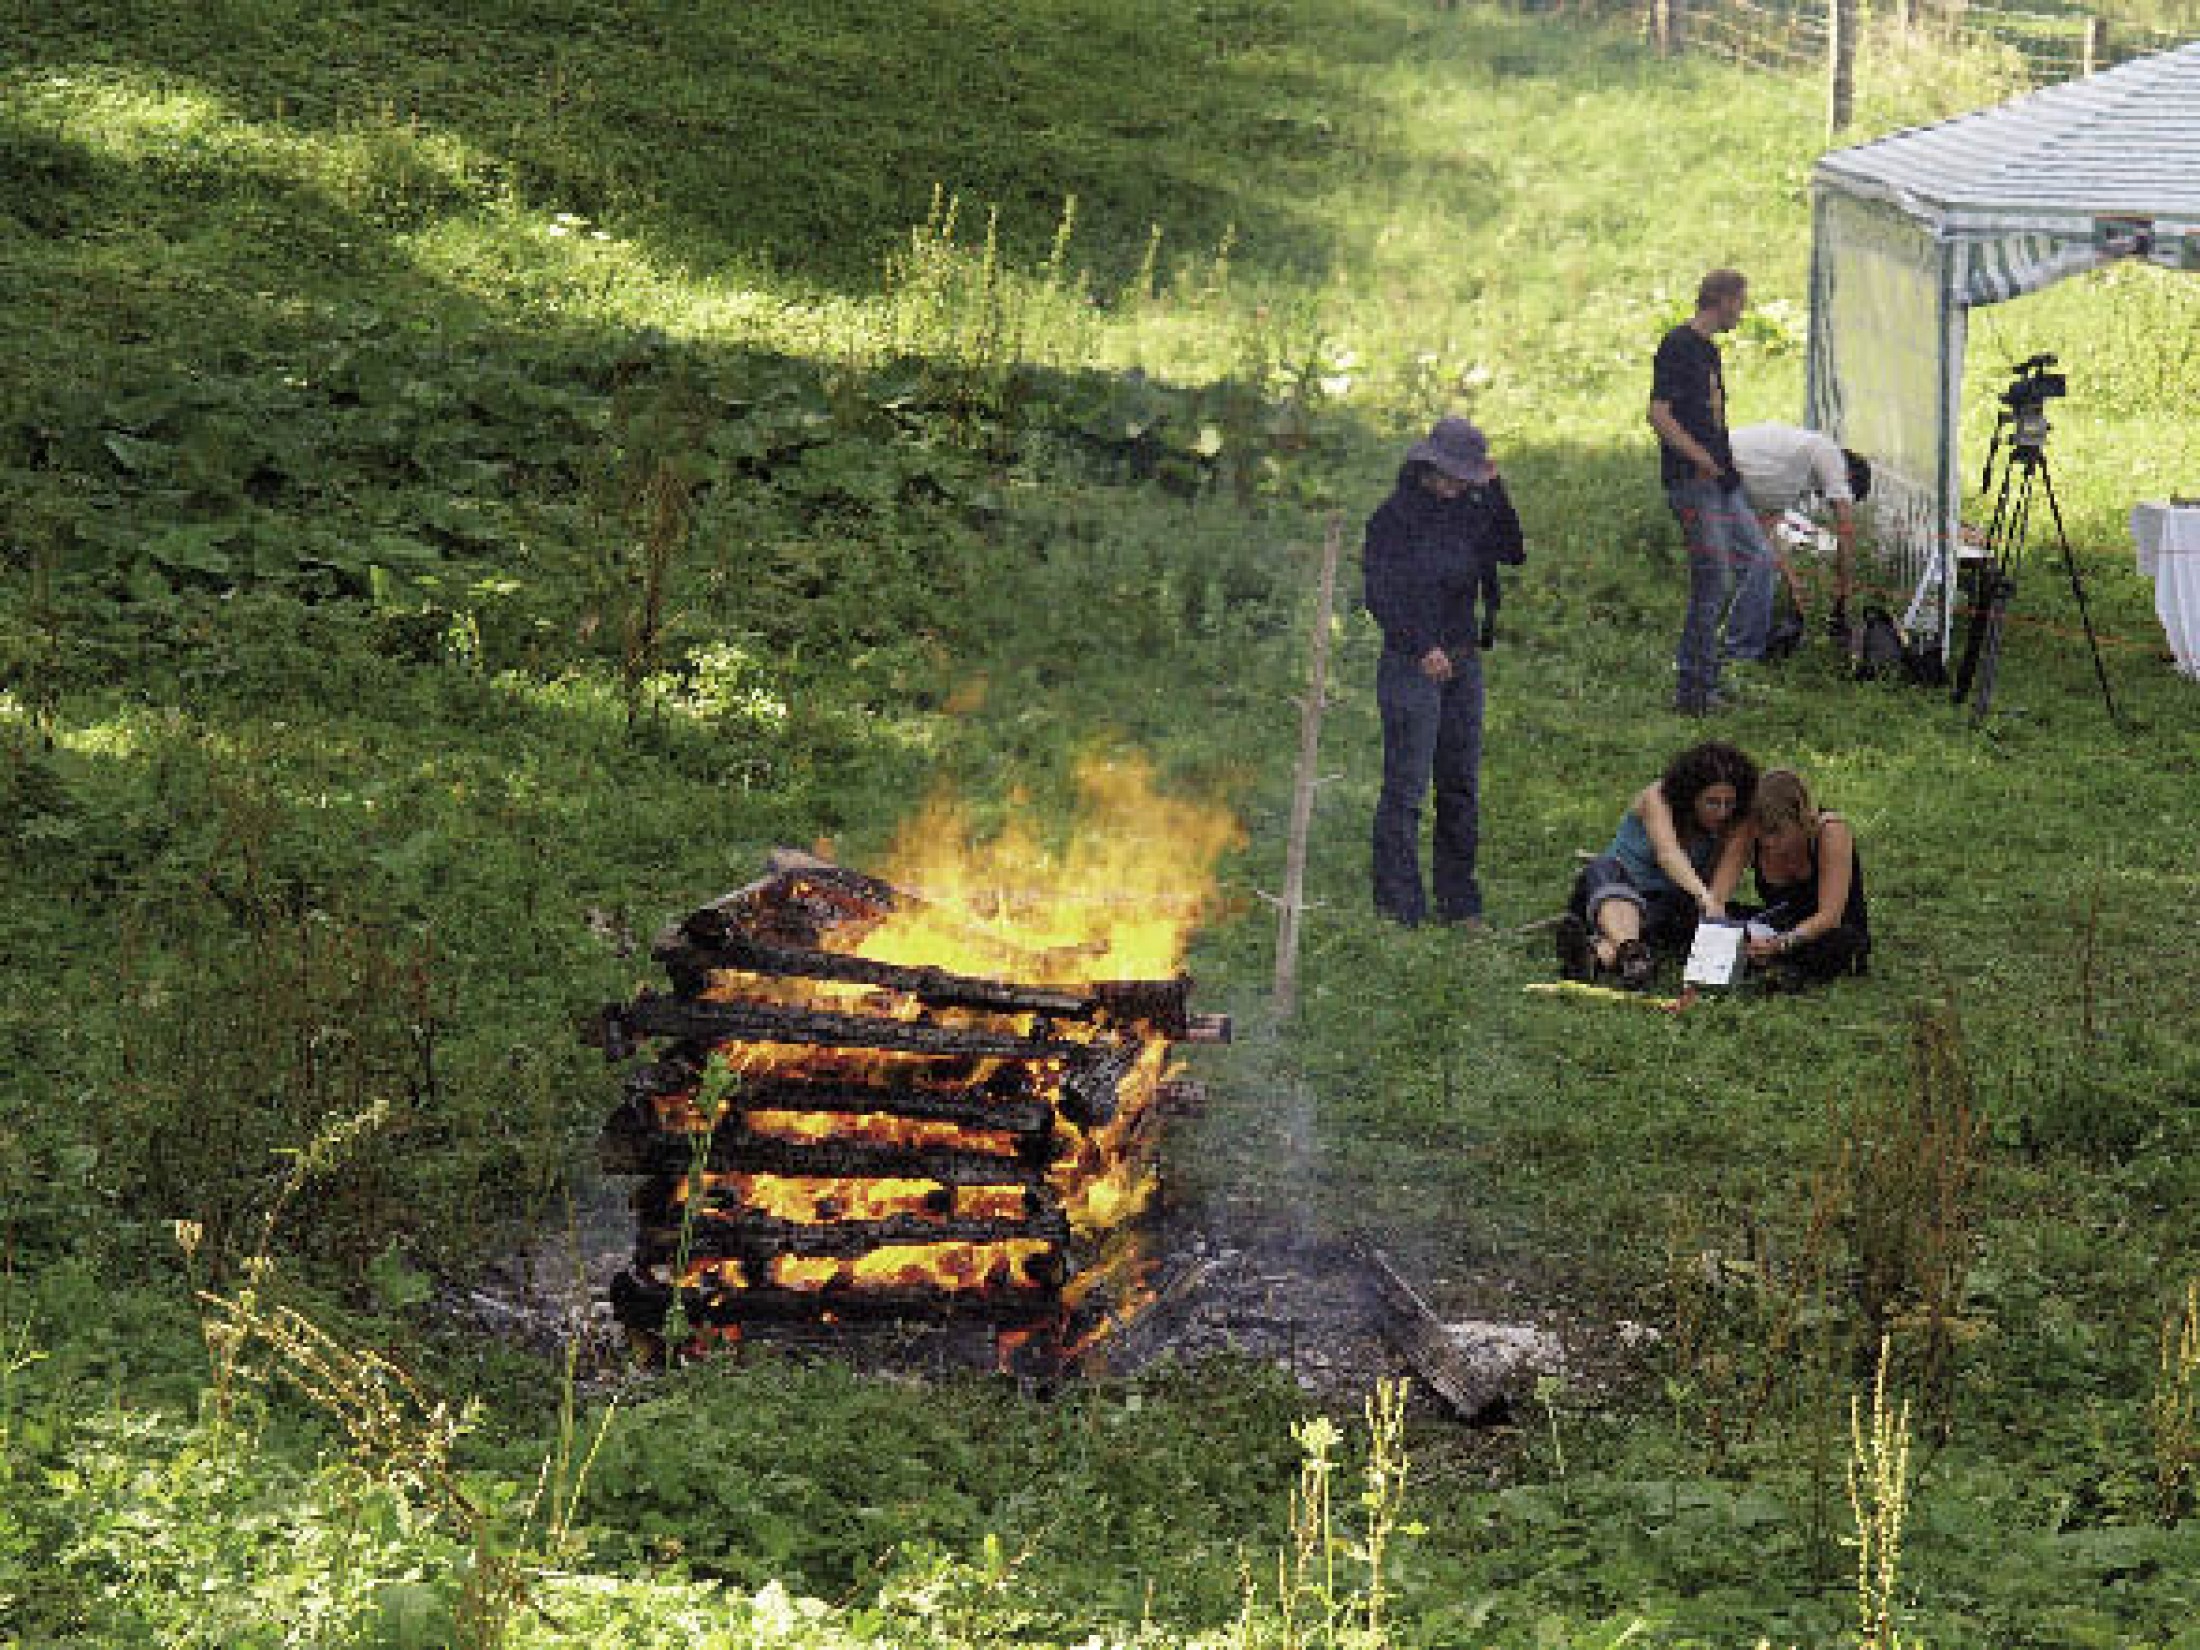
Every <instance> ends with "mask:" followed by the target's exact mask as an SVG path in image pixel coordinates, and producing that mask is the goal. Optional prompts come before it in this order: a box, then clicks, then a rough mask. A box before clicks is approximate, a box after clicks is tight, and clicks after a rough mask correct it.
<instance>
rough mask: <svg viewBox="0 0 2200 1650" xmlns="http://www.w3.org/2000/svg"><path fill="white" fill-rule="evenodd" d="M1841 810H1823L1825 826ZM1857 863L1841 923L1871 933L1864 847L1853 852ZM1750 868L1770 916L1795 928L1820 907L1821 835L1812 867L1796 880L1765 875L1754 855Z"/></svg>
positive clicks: (1813, 839) (1812, 842)
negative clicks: (1824, 811) (1780, 879)
mask: <svg viewBox="0 0 2200 1650" xmlns="http://www.w3.org/2000/svg"><path fill="white" fill-rule="evenodd" d="M1840 817H1841V816H1840V815H1839V814H1821V815H1820V816H1819V819H1818V824H1819V828H1820V829H1821V830H1822V829H1824V827H1825V824H1826V822H1827V821H1828V820H1832V819H1838V818H1840ZM1850 857H1851V859H1852V860H1853V862H1854V863H1853V864H1851V866H1850V868H1849V902H1848V904H1846V905H1844V906H1843V907H1842V908H1841V926H1842V927H1844V928H1853V929H1855V930H1856V931H1857V932H1858V933H1861V934H1869V933H1870V932H1871V924H1870V922H1869V921H1867V920H1866V917H1865V913H1864V854H1863V851H1862V850H1861V849H1857V850H1855V851H1854V852H1853V853H1852V854H1851V856H1850ZM1750 869H1751V870H1753V871H1755V872H1756V873H1757V897H1758V898H1759V899H1761V900H1763V901H1764V902H1765V912H1766V915H1768V916H1776V917H1779V918H1782V919H1784V921H1783V926H1785V927H1789V928H1792V927H1794V926H1795V924H1797V923H1799V922H1801V921H1803V920H1804V918H1806V917H1808V916H1810V915H1811V914H1812V913H1813V912H1814V911H1816V910H1817V909H1818V838H1817V836H1816V835H1815V834H1813V835H1812V837H1811V839H1810V871H1809V873H1808V874H1807V875H1805V876H1802V877H1799V878H1797V879H1796V880H1795V881H1793V882H1774V881H1773V880H1772V879H1771V878H1769V877H1767V876H1766V875H1765V871H1764V867H1763V866H1762V865H1761V864H1757V863H1756V862H1755V860H1754V856H1753V858H1752V863H1751V866H1750Z"/></svg>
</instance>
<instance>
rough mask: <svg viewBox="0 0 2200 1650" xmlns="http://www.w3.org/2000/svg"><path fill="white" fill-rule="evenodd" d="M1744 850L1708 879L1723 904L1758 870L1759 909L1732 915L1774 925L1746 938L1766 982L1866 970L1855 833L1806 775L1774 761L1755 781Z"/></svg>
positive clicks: (1793, 983)
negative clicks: (1748, 871) (1823, 805)
mask: <svg viewBox="0 0 2200 1650" xmlns="http://www.w3.org/2000/svg"><path fill="white" fill-rule="evenodd" d="M1740 835H1741V837H1742V839H1743V840H1742V844H1741V847H1742V851H1740V852H1737V853H1734V854H1730V855H1727V856H1725V857H1723V858H1722V859H1721V861H1720V863H1719V866H1718V869H1717V871H1716V873H1715V874H1714V875H1713V877H1712V880H1711V892H1712V896H1713V898H1714V899H1715V900H1716V901H1718V902H1720V903H1724V902H1725V901H1726V900H1727V899H1728V898H1729V897H1730V896H1731V895H1732V894H1733V892H1734V885H1735V884H1736V883H1737V882H1739V881H1740V880H1741V868H1742V866H1743V864H1745V863H1746V864H1748V865H1749V866H1750V867H1751V868H1752V869H1753V870H1755V872H1756V873H1757V897H1758V898H1759V899H1761V900H1762V901H1764V904H1763V905H1762V906H1761V907H1760V908H1757V909H1755V910H1752V909H1750V908H1748V907H1746V906H1736V907H1734V908H1733V914H1734V915H1735V916H1737V917H1750V918H1752V919H1754V921H1755V922H1756V923H1757V924H1759V925H1761V926H1762V927H1763V928H1768V929H1770V930H1771V931H1772V932H1771V935H1770V937H1769V938H1758V939H1752V940H1751V941H1749V955H1750V957H1751V959H1752V960H1754V961H1756V962H1757V963H1759V964H1761V965H1762V966H1763V967H1764V969H1765V971H1766V979H1767V982H1768V983H1769V984H1771V985H1772V986H1774V987H1775V988H1778V987H1783V986H1784V987H1788V988H1790V989H1793V988H1797V987H1801V986H1805V985H1814V984H1817V983H1819V982H1821V981H1824V980H1831V979H1836V978H1838V977H1839V976H1841V975H1843V974H1861V973H1863V972H1864V971H1865V963H1866V961H1867V960H1868V959H1869V957H1870V956H1871V949H1872V936H1871V923H1870V920H1869V917H1868V915H1867V913H1866V910H1865V904H1864V864H1863V861H1862V860H1861V859H1860V858H1859V857H1858V855H1857V851H1856V833H1855V832H1854V831H1852V830H1851V829H1850V828H1849V822H1848V821H1847V820H1845V819H1843V818H1842V817H1841V816H1840V815H1839V814H1836V813H1827V812H1825V811H1823V810H1821V809H1820V808H1819V807H1818V806H1817V804H1816V803H1814V802H1813V801H1812V800H1811V795H1810V789H1809V787H1808V786H1806V785H1805V784H1804V783H1803V779H1802V776H1801V775H1800V774H1798V773H1796V772H1795V771H1794V770H1793V769H1791V768H1773V769H1771V770H1770V771H1768V772H1767V773H1766V774H1765V775H1764V776H1763V777H1762V778H1760V779H1759V780H1758V781H1757V791H1756V794H1755V796H1754V797H1752V798H1751V800H1750V807H1749V814H1748V817H1747V818H1746V819H1745V820H1743V822H1742V825H1741V830H1740Z"/></svg>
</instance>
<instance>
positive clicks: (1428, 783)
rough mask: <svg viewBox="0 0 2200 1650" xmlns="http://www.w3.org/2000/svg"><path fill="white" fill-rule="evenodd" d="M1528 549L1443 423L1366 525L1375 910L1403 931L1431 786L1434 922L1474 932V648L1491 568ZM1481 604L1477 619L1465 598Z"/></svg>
mask: <svg viewBox="0 0 2200 1650" xmlns="http://www.w3.org/2000/svg"><path fill="white" fill-rule="evenodd" d="M1525 556H1526V549H1525V545H1524V541H1523V540H1522V537H1521V532H1520V517H1519V515H1518V514H1517V513H1516V512H1515V511H1514V509H1513V505H1512V500H1511V499H1510V498H1509V497H1508V496H1507V495H1506V492H1505V483H1504V482H1503V480H1501V479H1500V478H1499V476H1498V473H1497V466H1496V465H1495V464H1494V463H1492V462H1491V461H1490V444H1489V440H1488V438H1487V437H1485V436H1484V435H1483V434H1482V432H1481V431H1480V430H1478V429H1476V428H1475V427H1474V426H1473V425H1472V424H1470V423H1468V422H1467V420H1465V419H1464V418H1445V419H1440V420H1438V421H1437V424H1436V427H1435V428H1434V429H1432V430H1430V431H1429V433H1428V435H1427V436H1426V438H1424V439H1423V440H1420V441H1417V442H1415V443H1414V444H1413V446H1412V447H1410V448H1409V449H1407V452H1406V456H1405V462H1404V464H1403V465H1401V466H1400V467H1399V470H1398V479H1397V482H1396V484H1395V485H1394V486H1393V487H1392V489H1391V493H1390V497H1388V498H1387V499H1385V500H1384V501H1383V503H1382V505H1381V506H1380V507H1379V508H1378V509H1377V510H1376V511H1375V513H1374V515H1372V516H1371V517H1369V518H1368V523H1367V537H1366V542H1365V548H1364V558H1363V563H1364V572H1365V577H1366V600H1367V608H1368V611H1369V612H1370V613H1372V614H1373V615H1374V616H1375V623H1376V624H1377V625H1378V626H1379V627H1380V628H1381V630H1382V633H1383V651H1382V658H1381V660H1380V661H1379V662H1378V663H1377V665H1376V668H1375V701H1376V705H1377V708H1378V709H1379V710H1380V712H1381V715H1382V726H1383V788H1382V794H1381V796H1380V797H1379V799H1378V800H1377V802H1376V804H1375V829H1374V883H1375V909H1376V911H1377V912H1379V913H1380V914H1381V915H1383V916H1386V917H1388V918H1390V919H1391V920H1393V921H1395V922H1399V923H1403V924H1405V925H1406V926H1407V927H1409V928H1410V927H1414V926H1416V925H1418V924H1419V923H1421V922H1422V921H1424V920H1425V919H1426V918H1427V917H1428V915H1429V904H1430V902H1429V896H1428V893H1427V891H1426V890H1424V888H1423V886H1422V882H1421V853H1420V832H1421V802H1422V799H1423V798H1424V797H1425V796H1427V795H1428V793H1429V791H1430V789H1431V787H1432V786H1433V788H1434V790H1435V793H1436V825H1435V832H1434V837H1433V842H1432V848H1433V852H1432V856H1431V857H1432V859H1433V862H1434V863H1433V865H1432V867H1431V871H1432V879H1433V883H1434V889H1435V914H1436V920H1437V921H1439V922H1446V923H1463V924H1467V925H1470V926H1479V925H1480V923H1481V920H1482V888H1481V884H1480V883H1479V882H1478V881H1477V880H1476V878H1475V868H1474V862H1475V850H1476V845H1477V843H1478V840H1479V837H1480V831H1481V821H1480V805H1481V796H1480V792H1481V767H1482V658H1481V654H1482V650H1483V649H1484V648H1486V647H1488V646H1489V645H1490V644H1491V643H1492V642H1493V641H1494V640H1495V639H1496V631H1495V619H1496V611H1497V568H1498V567H1499V565H1500V564H1503V565H1510V566H1518V565H1519V564H1520V562H1521V561H1522V560H1524V559H1525ZM1477 596H1480V597H1481V598H1482V603H1483V617H1482V620H1481V622H1480V623H1479V624H1477V622H1476V617H1475V604H1476V598H1477Z"/></svg>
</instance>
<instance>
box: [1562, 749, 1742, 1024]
mask: <svg viewBox="0 0 2200 1650" xmlns="http://www.w3.org/2000/svg"><path fill="white" fill-rule="evenodd" d="M1756 791H1757V764H1756V763H1755V762H1753V761H1751V760H1750V759H1749V757H1748V756H1746V755H1745V754H1744V753H1743V752H1741V751H1740V750H1738V749H1736V748H1735V747H1734V746H1732V745H1730V744H1727V743H1726V742H1725V741H1723V740H1717V739H1713V740H1707V741H1705V742H1704V743H1703V744H1700V745H1692V746H1690V747H1689V748H1688V749H1687V750H1684V751H1682V752H1681V753H1680V754H1679V755H1678V756H1676V757H1674V758H1673V760H1672V761H1671V762H1669V763H1667V764H1666V769H1665V772H1664V774H1663V775H1661V776H1660V777H1659V778H1658V779H1657V780H1656V781H1655V782H1654V783H1652V784H1649V785H1645V786H1644V787H1643V788H1642V789H1641V790H1640V791H1638V792H1636V793H1635V799H1634V800H1633V801H1632V802H1630V803H1628V805H1627V812H1626V813H1624V814H1623V815H1621V816H1620V822H1619V829H1618V831H1617V832H1615V833H1614V834H1613V837H1612V845H1611V846H1610V847H1609V848H1607V849H1605V850H1604V852H1603V853H1601V854H1599V855H1597V857H1596V858H1595V859H1592V860H1591V861H1590V862H1589V863H1588V864H1587V865H1586V866H1584V867H1583V868H1582V871H1581V875H1580V876H1578V877H1576V878H1575V879H1574V891H1573V897H1572V898H1571V899H1570V900H1569V901H1568V903H1567V910H1566V914H1565V915H1564V916H1562V917H1561V918H1559V923H1558V961H1559V968H1560V970H1561V971H1562V972H1563V973H1564V974H1565V976H1566V978H1568V979H1570V980H1588V979H1594V978H1595V977H1596V976H1597V975H1598V974H1600V973H1608V974H1614V975H1617V976H1618V978H1619V982H1620V984H1622V985H1624V986H1626V987H1627V988H1628V989H1629V990H1631V991H1640V990H1642V989H1643V988H1644V987H1645V986H1647V985H1648V984H1649V983H1650V974H1651V971H1652V969H1653V968H1654V967H1655V966H1656V960H1657V959H1656V955H1655V951H1674V952H1686V951H1687V949H1688V946H1689V942H1690V941H1691V940H1692V939H1693V938H1694V937H1695V932H1696V922H1697V919H1698V918H1700V917H1708V918H1711V919H1712V920H1714V921H1716V920H1719V919H1720V918H1722V917H1723V916H1724V915H1725V901H1724V899H1723V898H1722V897H1721V896H1720V895H1719V894H1718V893H1716V892H1714V889H1715V887H1719V886H1723V887H1725V888H1727V889H1732V888H1733V886H1734V883H1735V881H1736V880H1737V879H1739V877H1740V875H1741V867H1742V865H1743V864H1744V863H1745V860H1744V854H1745V852H1746V849H1747V846H1748V845H1747V842H1746V841H1745V839H1744V837H1743V835H1742V833H1741V831H1740V829H1739V827H1740V825H1741V823H1742V821H1743V820H1744V819H1745V818H1746V817H1747V816H1748V813H1749V809H1750V804H1751V803H1752V802H1753V801H1754V799H1755V796H1756ZM1721 877H1724V881H1723V883H1721V882H1720V881H1719V880H1718V879H1720V878H1721ZM1653 948H1655V949H1653Z"/></svg>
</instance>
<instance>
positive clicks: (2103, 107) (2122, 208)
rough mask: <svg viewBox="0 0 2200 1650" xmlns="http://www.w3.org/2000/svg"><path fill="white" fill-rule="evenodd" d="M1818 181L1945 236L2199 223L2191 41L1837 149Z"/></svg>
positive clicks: (2198, 63) (2197, 113)
mask: <svg viewBox="0 0 2200 1650" xmlns="http://www.w3.org/2000/svg"><path fill="white" fill-rule="evenodd" d="M1816 177H1817V179H1818V181H1820V182H1821V183H1823V184H1827V185H1831V186H1834V187H1837V188H1840V189H1843V190H1845V191H1847V192H1849V193H1853V194H1862V195H1872V196H1877V197H1880V198H1883V199H1888V200H1892V201H1894V202H1896V203H1897V204H1899V205H1900V206H1901V207H1902V208H1903V210H1904V211H1906V212H1908V213H1910V214H1911V215H1912V216H1914V217H1919V218H1923V219H1925V220H1926V221H1927V222H1930V223H1932V224H1934V225H1935V226H1936V227H1944V228H1952V227H1958V226H1968V225H1976V224H1979V223H1981V222H1982V221H1985V220H1987V219H1988V218H1990V217H1991V215H1992V214H1995V213H1997V212H2009V213H2012V214H2016V215H2020V216H2022V217H2024V218H2026V219H2027V220H2037V219H2038V218H2040V217H2041V216H2042V215H2044V214H2064V215H2067V216H2068V217H2070V218H2072V219H2074V220H2090V219H2091V218H2094V217H2096V216H2101V215H2106V214H2130V215H2132V216H2138V217H2150V218H2157V219H2170V220H2178V221H2184V222H2200V42H2196V43H2194V44H2192V45H2189V46H2180V47H2178V48H2177V49H2176V50H2174V51H2166V52H2157V53H2155V54H2154V55H2153V56H2151V57H2142V58H2137V59H2135V60H2133V61H2132V62H2129V63H2126V64H2123V65H2121V66H2120V67H2118V68H2114V69H2108V70H2105V71H2103V72H2102V73H2100V74H2096V75H2092V76H2089V77H2087V78H2086V79H2084V80H2073V81H2067V82H2065V83H2063V84H2062V85H2058V86H2049V87H2047V88H2045V89H2044V90H2041V91H2037V92H2034V93H2032V94H2031V95H2029V96H2027V97H2020V98H2016V99H2013V100H2011V101H2010V102H2008V103H2003V104H1999V105H1997V106H1996V107H1994V108H1991V109H1983V110H1980V111H1979V112H1977V113H1976V114H1968V115H1960V116H1958V117H1956V118H1955V119H1953V120H1944V121H1941V122H1939V123H1938V124H1936V125H1932V126H1919V127H1913V128H1911V129H1910V130H1908V131H1903V132H1896V133H1894V134H1893V135H1892V136H1890V137H1884V138H1881V139H1879V140H1878V141H1877V142H1874V143H1864V144H1858V145H1856V146H1855V147H1853V148H1849V149H1837V150H1835V151H1834V152H1833V153H1831V154H1829V155H1827V156H1825V157H1824V158H1823V159H1821V160H1820V161H1819V163H1818V169H1817V173H1816Z"/></svg>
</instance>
